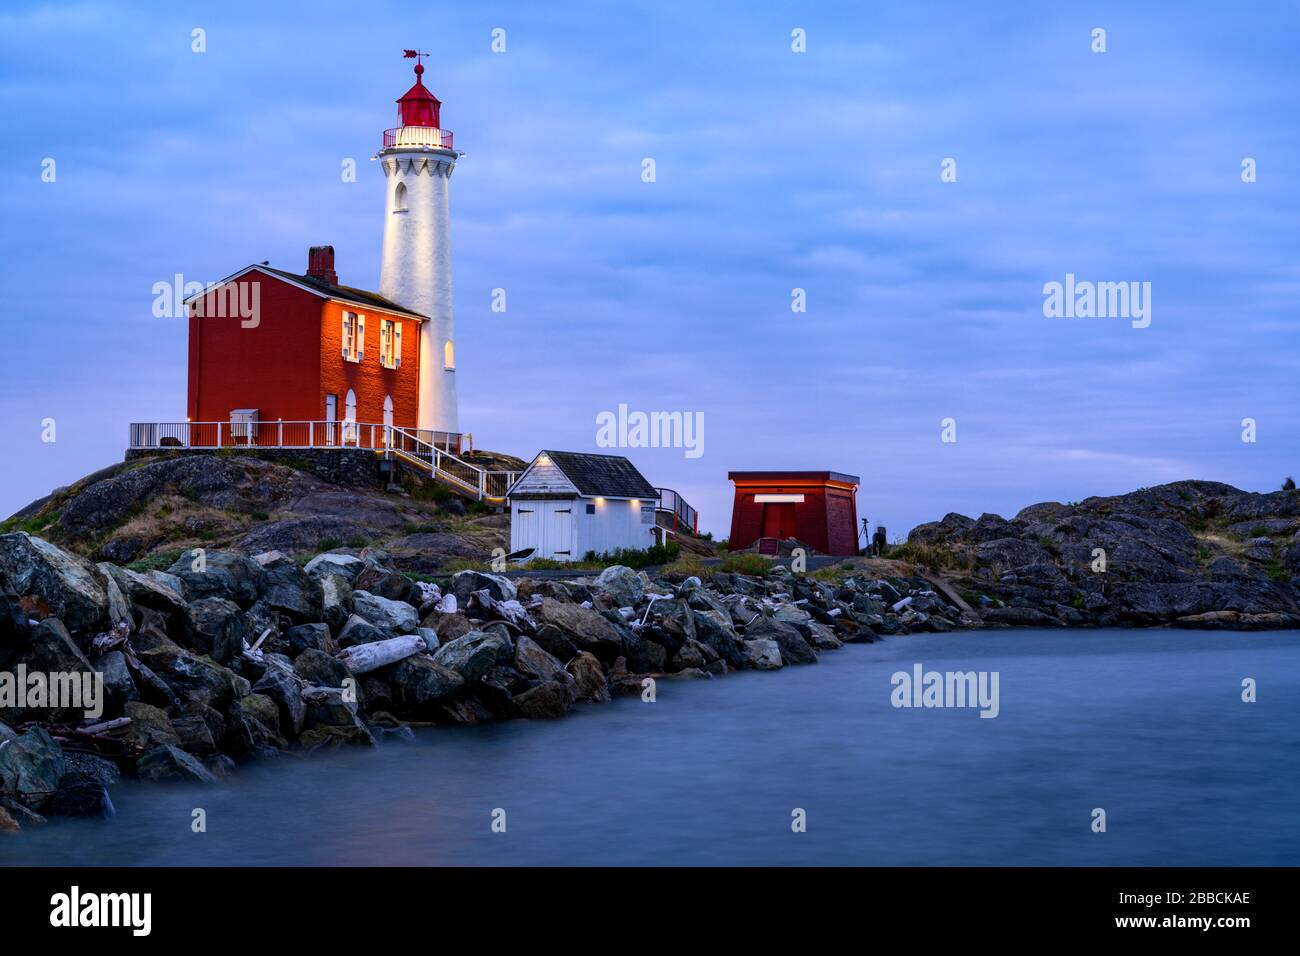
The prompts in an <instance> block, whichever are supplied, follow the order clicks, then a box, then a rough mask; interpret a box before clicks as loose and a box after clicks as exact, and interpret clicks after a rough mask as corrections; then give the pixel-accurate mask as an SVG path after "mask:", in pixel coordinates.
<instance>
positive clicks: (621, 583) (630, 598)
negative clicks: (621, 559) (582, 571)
mask: <svg viewBox="0 0 1300 956" xmlns="http://www.w3.org/2000/svg"><path fill="white" fill-rule="evenodd" d="M595 587H596V590H598V591H604V592H606V593H607V594H609V596H610V597H611V598H613V599H614V605H615V607H636V606H637V605H638V604H640V603H641V600H642V598H643V597H645V580H644V576H643V575H642V574H641V573H639V572H637V571H633V570H632V569H631V568H628V567H624V566H623V565H621V564H614V565H611V566H609V567H608V568H606V569H605V570H604V571H601V572H600V576H599V577H597V578H596V585H595Z"/></svg>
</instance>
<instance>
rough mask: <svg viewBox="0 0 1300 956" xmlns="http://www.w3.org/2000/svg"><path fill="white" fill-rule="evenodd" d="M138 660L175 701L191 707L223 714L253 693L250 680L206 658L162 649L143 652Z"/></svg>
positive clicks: (176, 648) (164, 647)
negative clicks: (237, 699) (171, 694)
mask: <svg viewBox="0 0 1300 956" xmlns="http://www.w3.org/2000/svg"><path fill="white" fill-rule="evenodd" d="M139 657H140V661H141V663H143V664H145V665H146V666H147V667H148V668H149V669H150V670H151V671H152V672H153V673H154V674H156V675H157V676H158V677H160V678H162V680H163V682H164V683H166V685H167V686H168V688H170V689H171V691H172V693H174V694H175V695H176V697H178V698H179V699H180V700H181V701H182V702H184V703H186V704H190V705H192V706H197V705H204V706H209V707H215V708H216V709H218V710H220V709H222V708H223V707H224V706H225V705H226V704H228V703H230V702H231V701H233V700H235V699H236V698H239V697H245V696H247V695H248V693H249V692H250V690H251V686H250V685H249V683H248V681H247V679H245V678H243V677H240V676H239V675H238V674H236V673H235V672H234V671H232V670H230V669H229V668H226V667H222V666H221V665H220V664H218V663H217V662H216V661H214V660H212V658H210V657H207V656H206V655H201V654H192V653H190V652H189V651H186V650H183V649H181V648H178V647H175V646H167V645H160V646H158V647H155V648H153V649H151V650H147V651H141V652H140V654H139Z"/></svg>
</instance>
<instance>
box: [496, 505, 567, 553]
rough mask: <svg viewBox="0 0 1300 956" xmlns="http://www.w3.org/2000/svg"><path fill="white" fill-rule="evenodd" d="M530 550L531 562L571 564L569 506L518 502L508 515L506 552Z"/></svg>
mask: <svg viewBox="0 0 1300 956" xmlns="http://www.w3.org/2000/svg"><path fill="white" fill-rule="evenodd" d="M523 548H533V549H534V551H533V554H532V556H533V557H534V558H554V559H556V560H557V561H573V560H575V558H576V556H575V555H574V554H573V502H572V501H518V502H516V503H515V505H514V508H513V511H512V513H511V515H510V550H511V551H519V550H522V549H523Z"/></svg>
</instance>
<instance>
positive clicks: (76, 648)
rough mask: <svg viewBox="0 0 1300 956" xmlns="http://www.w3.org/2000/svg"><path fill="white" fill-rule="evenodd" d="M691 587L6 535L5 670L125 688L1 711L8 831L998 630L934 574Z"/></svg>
mask: <svg viewBox="0 0 1300 956" xmlns="http://www.w3.org/2000/svg"><path fill="white" fill-rule="evenodd" d="M672 577H673V578H675V580H669V579H666V578H662V577H660V578H652V577H650V576H649V575H647V574H646V573H645V572H644V571H634V570H632V569H630V568H626V567H622V566H613V567H610V568H607V569H605V570H604V571H602V572H601V573H599V574H598V575H595V574H593V575H589V576H586V577H583V576H575V577H573V578H568V579H564V580H541V579H537V578H530V577H520V578H516V579H514V580H511V579H509V578H507V577H505V576H502V575H496V574H488V573H483V572H479V571H472V570H466V571H460V572H458V573H456V574H454V575H451V576H450V577H448V578H446V579H445V580H444V587H439V586H438V585H437V584H434V583H430V582H427V581H415V580H412V578H411V577H410V576H408V575H407V574H404V573H402V572H400V571H398V570H396V569H395V568H393V567H392V566H391V564H390V562H389V560H388V555H387V554H386V553H385V552H383V551H382V550H379V549H362V550H360V551H358V552H350V551H349V550H347V549H338V550H336V551H332V552H328V553H323V554H320V555H317V556H316V557H314V558H312V559H311V560H310V561H307V562H306V563H305V564H299V563H298V562H297V561H295V560H292V559H290V558H288V557H287V556H285V555H283V554H281V553H280V552H274V551H273V552H266V553H262V554H259V555H256V556H255V557H248V556H245V555H242V554H237V553H233V552H222V551H209V552H200V551H197V550H195V551H190V552H186V553H184V554H182V555H181V557H180V558H178V559H177V561H176V562H175V563H174V564H173V565H172V566H171V567H170V568H168V569H167V570H165V571H162V570H151V571H143V572H142V571H134V570H130V569H128V568H123V567H119V566H117V565H114V564H110V563H107V562H100V563H98V564H93V563H91V562H89V561H87V560H86V559H84V558H81V557H79V556H77V555H74V554H71V553H69V552H67V551H64V550H62V549H60V548H58V547H57V546H55V545H52V544H50V543H49V542H47V541H44V540H42V539H40V538H37V537H34V536H32V535H30V534H28V533H26V532H17V533H13V534H8V535H3V536H0V671H4V672H9V673H14V672H18V671H19V670H20V669H21V671H22V672H24V673H29V674H36V673H46V674H80V673H96V674H101V675H102V681H103V706H102V712H101V713H98V714H96V715H95V716H94V717H93V719H91V718H87V717H86V716H85V714H84V713H83V712H82V711H81V710H77V709H72V708H69V707H66V706H63V707H54V706H48V704H53V703H56V702H54V701H47V700H36V701H32V700H27V701H25V704H26V706H7V707H0V831H3V830H9V831H14V830H17V829H19V828H21V827H23V826H27V825H32V824H36V823H39V822H41V821H42V820H43V819H44V818H46V817H49V816H83V817H85V816H91V817H108V816H112V814H113V808H112V801H111V797H110V790H111V788H112V786H113V784H115V783H116V782H118V781H119V780H120V779H121V778H122V777H123V776H130V777H135V778H138V779H141V780H149V781H189V782H198V783H209V784H210V783H214V782H216V781H218V780H219V779H221V778H222V777H224V776H225V775H227V774H229V773H230V772H232V771H234V770H235V768H236V767H237V765H238V764H240V763H242V762H246V761H249V760H256V759H265V758H269V757H276V756H280V755H283V754H288V753H294V754H307V753H311V752H313V751H316V750H319V749H322V748H331V747H344V746H372V745H375V744H376V743H380V742H385V741H389V740H400V739H402V738H409V737H410V735H411V734H412V733H413V730H412V728H416V727H425V726H437V725H456V724H475V723H480V722H484V721H490V720H500V719H514V718H535V719H541V718H557V717H561V716H563V715H564V714H565V713H567V712H568V711H569V710H570V708H572V707H573V705H574V704H575V703H577V702H579V701H585V702H593V703H600V702H605V701H608V700H610V699H611V698H612V697H614V696H620V695H643V694H647V693H652V692H653V686H654V684H653V682H654V681H656V680H661V679H665V678H668V679H708V678H712V677H717V676H722V675H724V674H726V673H728V672H730V671H734V670H745V669H756V670H776V669H779V668H781V667H783V666H786V665H792V664H811V663H815V662H816V661H817V659H818V657H819V655H820V654H821V653H822V652H825V651H830V650H835V649H837V648H840V647H842V646H843V645H844V644H845V643H849V642H859V641H873V640H875V639H877V637H878V636H879V635H882V634H892V633H905V632H907V631H908V630H909V629H911V628H913V627H915V628H924V629H928V630H946V629H950V628H952V627H954V626H958V625H961V624H977V623H978V619H977V618H969V617H968V618H966V619H963V614H962V612H960V611H958V610H957V609H956V608H954V607H952V606H951V605H949V604H947V603H945V601H944V599H943V598H942V597H941V596H940V595H939V594H938V593H937V592H936V591H934V590H933V589H932V588H931V587H930V585H929V584H928V583H927V582H926V581H924V580H923V579H920V578H915V579H903V578H895V579H893V580H884V579H875V578H870V577H869V576H866V575H859V576H858V577H856V578H854V577H849V578H847V579H846V580H844V581H842V582H827V581H823V580H818V579H816V578H814V577H810V576H805V575H797V574H794V573H792V572H790V571H789V570H788V569H786V568H781V567H776V568H773V569H772V570H771V572H770V573H768V574H766V575H764V576H751V575H741V574H729V573H714V574H711V575H710V576H709V580H708V582H707V584H706V583H705V582H704V581H702V580H701V579H700V578H699V577H696V576H691V575H682V574H675V575H673V576H672ZM35 704H45V705H47V706H35Z"/></svg>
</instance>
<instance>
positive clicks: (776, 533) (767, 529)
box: [763, 502, 794, 538]
mask: <svg viewBox="0 0 1300 956" xmlns="http://www.w3.org/2000/svg"><path fill="white" fill-rule="evenodd" d="M763 537H765V538H793V537H794V505H793V504H789V503H786V502H780V503H773V502H768V503H767V504H765V505H763Z"/></svg>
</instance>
